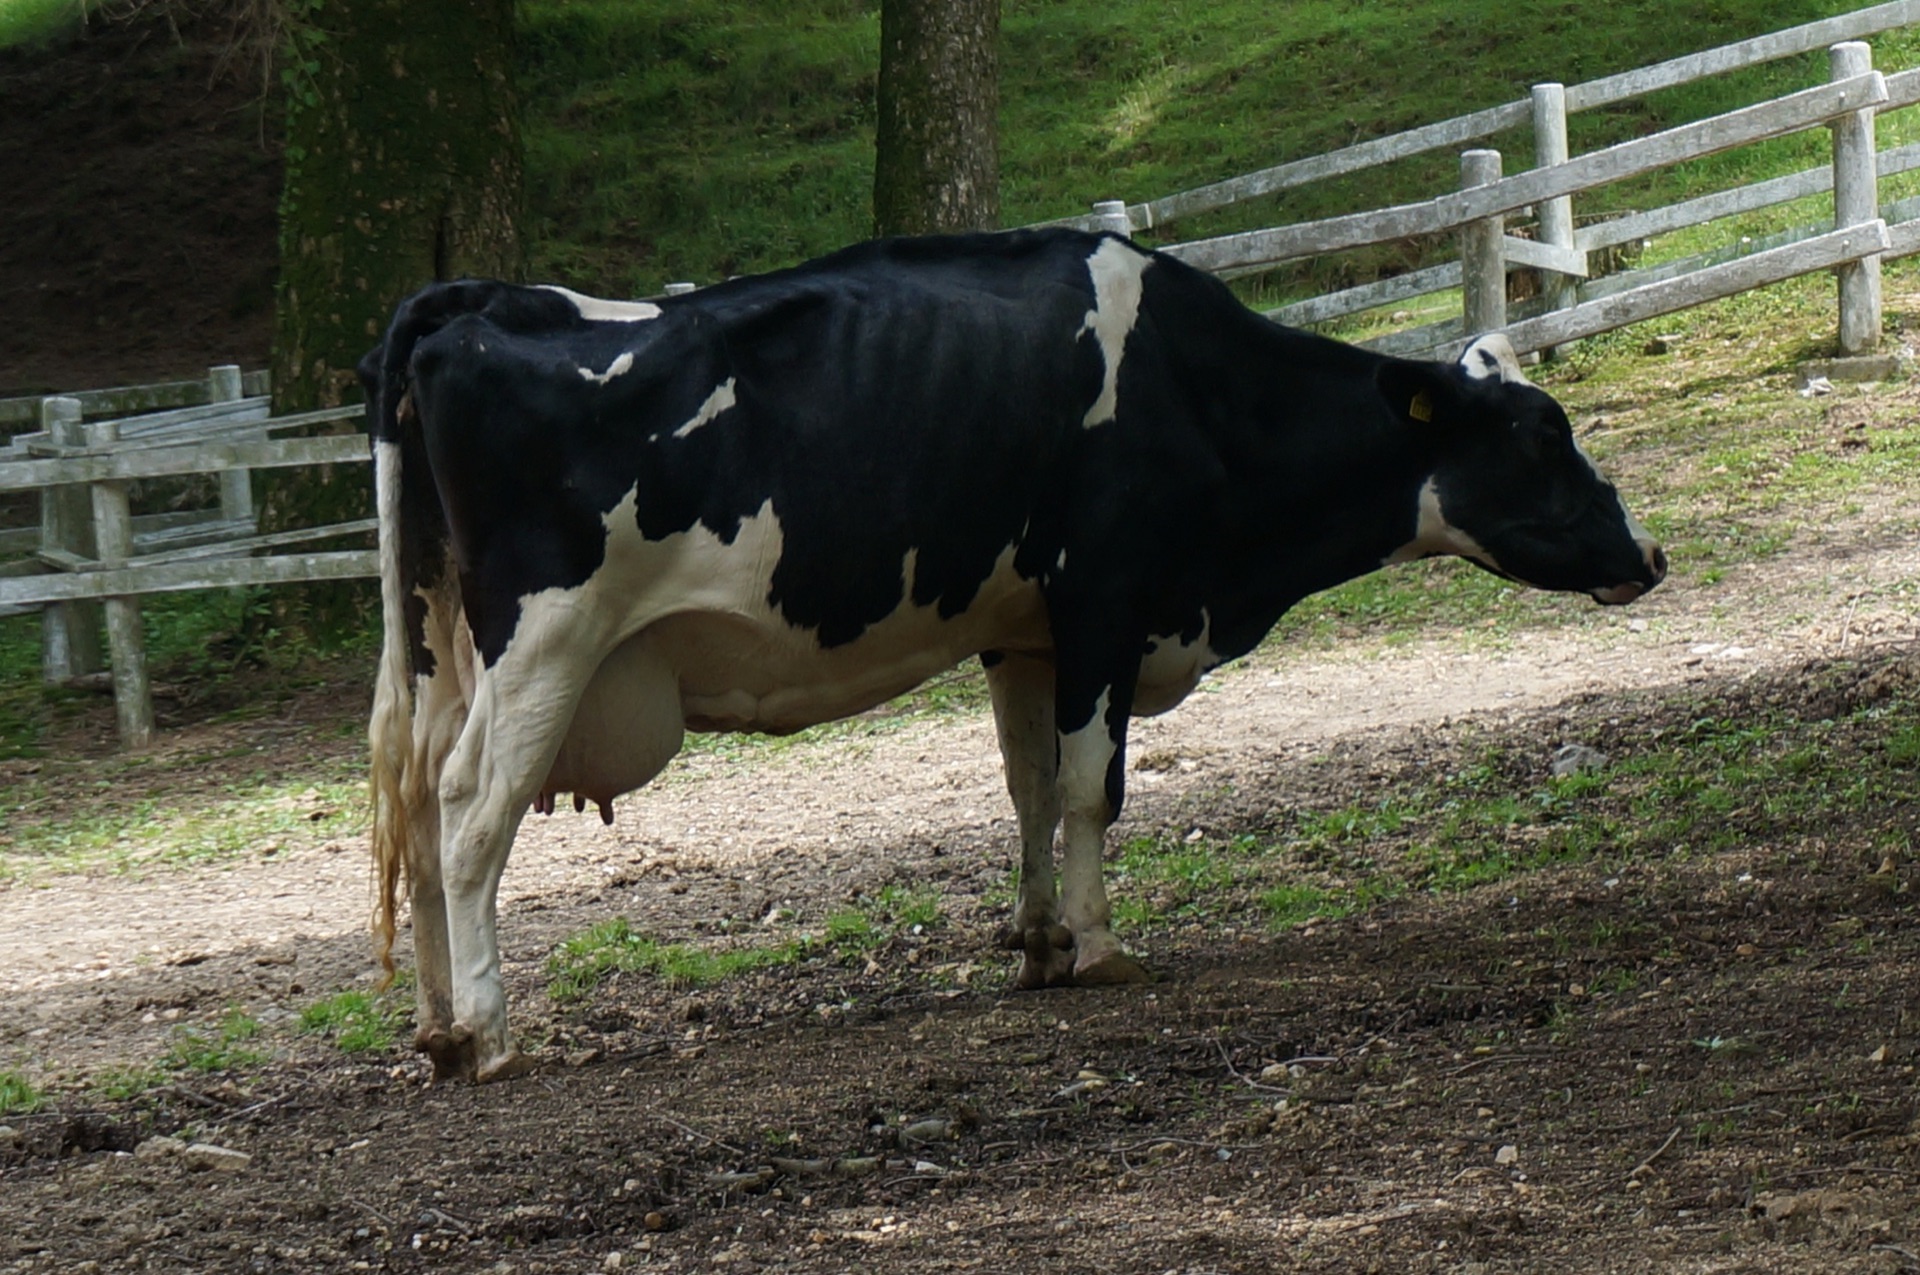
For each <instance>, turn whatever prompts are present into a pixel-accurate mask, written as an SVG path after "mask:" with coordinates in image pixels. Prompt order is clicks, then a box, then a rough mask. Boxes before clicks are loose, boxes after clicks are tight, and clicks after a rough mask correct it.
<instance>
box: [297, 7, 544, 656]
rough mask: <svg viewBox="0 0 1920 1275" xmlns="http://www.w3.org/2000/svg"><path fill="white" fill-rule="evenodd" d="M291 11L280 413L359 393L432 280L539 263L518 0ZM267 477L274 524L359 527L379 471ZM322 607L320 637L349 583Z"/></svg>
mask: <svg viewBox="0 0 1920 1275" xmlns="http://www.w3.org/2000/svg"><path fill="white" fill-rule="evenodd" d="M287 4H288V8H289V10H290V13H289V19H290V21H289V28H288V30H289V35H288V40H287V47H286V48H285V50H284V64H285V66H286V68H287V70H286V74H285V80H286V92H287V99H288V106H287V134H286V186H285V189H284V191H283V194H282V197H281V206H280V258H281V262H280V287H279V295H278V301H277V310H276V315H275V331H274V350H273V406H274V410H275V412H276V413H280V412H293V411H302V410H306V409H309V408H315V407H331V406H336V405H338V404H340V403H343V402H353V401H354V400H355V399H357V398H358V397H359V384H358V381H357V380H356V378H355V373H354V369H355V365H356V364H358V362H359V360H360V357H361V356H362V355H363V354H365V353H366V352H367V350H369V349H370V348H372V346H373V344H374V342H375V340H377V339H378V337H379V335H380V333H381V331H382V330H383V329H384V327H385V325H386V322H387V319H388V317H389V316H390V315H391V314H392V313H393V307H394V305H395V303H396V302H398V301H399V300H400V299H401V298H403V297H405V296H407V295H408V294H409V293H411V292H413V291H414V290H415V289H417V288H419V287H420V286H421V285H423V284H425V283H428V282H430V281H432V280H435V279H450V278H457V277H459V276H461V275H492V276H496V277H502V278H509V279H517V278H519V277H520V276H521V274H522V271H523V268H524V265H523V263H524V254H523V252H522V248H521V242H520V220H521V202H522V195H523V185H524V183H523V180H522V159H521V155H522V152H521V144H520V132H519V121H518V110H517V107H518V103H517V101H516V99H515V95H514V87H513V31H514V25H513V3H512V0H287ZM259 482H260V486H261V488H262V501H261V520H262V523H263V525H265V526H266V527H268V528H270V529H277V528H281V527H289V526H303V525H311V524H314V523H322V522H336V521H342V520H345V519H351V518H361V517H365V516H366V514H367V511H368V510H369V509H370V508H371V504H372V485H371V481H370V474H369V472H368V467H367V466H365V465H349V466H339V467H337V468H336V467H332V466H325V467H316V468H313V469H306V470H283V471H277V472H275V473H273V474H272V475H270V476H269V475H261V476H259ZM329 594H331V597H329ZM307 597H308V600H309V602H310V603H313V604H314V606H313V607H310V608H309V610H310V611H311V610H315V609H317V611H318V612H319V613H320V615H319V617H317V618H318V619H319V620H320V621H321V623H319V624H318V625H317V626H313V627H328V628H331V627H337V626H338V625H339V624H340V623H342V622H346V621H348V620H349V618H350V617H349V616H348V615H346V614H342V613H341V611H342V604H343V599H342V598H341V597H340V591H339V590H337V589H336V590H331V591H326V590H317V589H312V588H310V589H309V591H308V593H307ZM323 599H326V600H324V601H323ZM277 609H279V610H280V611H281V619H282V621H283V622H284V621H286V620H288V619H290V618H292V617H290V616H289V615H288V614H287V608H285V607H284V606H283V607H280V608H277Z"/></svg>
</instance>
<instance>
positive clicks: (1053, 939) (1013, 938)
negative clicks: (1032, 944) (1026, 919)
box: [993, 921, 1073, 952]
mask: <svg viewBox="0 0 1920 1275" xmlns="http://www.w3.org/2000/svg"><path fill="white" fill-rule="evenodd" d="M1042 933H1044V934H1045V936H1046V941H1047V942H1049V943H1051V944H1053V946H1055V947H1057V948H1059V949H1060V950H1061V951H1063V952H1064V951H1066V950H1067V949H1068V948H1070V947H1072V946H1073V931H1072V930H1069V929H1068V928H1067V927H1066V926H1064V925H1062V924H1060V922H1058V921H1052V922H1049V923H1048V925H1047V928H1046V929H1045V930H1044V931H1036V930H1023V929H1021V928H1020V927H1019V926H1017V925H1008V926H1006V927H1005V928H1003V929H1002V930H1001V931H1000V932H999V933H998V934H996V935H995V936H994V940H993V941H994V942H995V943H997V944H998V945H999V946H1000V947H1001V948H1002V949H1003V950H1004V951H1008V952H1024V951H1026V950H1027V945H1028V943H1029V941H1030V938H1032V937H1038V936H1039V935H1040V934H1042Z"/></svg>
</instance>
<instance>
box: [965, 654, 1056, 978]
mask: <svg viewBox="0 0 1920 1275" xmlns="http://www.w3.org/2000/svg"><path fill="white" fill-rule="evenodd" d="M980 662H981V663H982V664H984V665H985V666H986V670H987V689H988V691H989V692H991V694H992V696H993V722H994V726H995V727H996V729H997V730H998V732H999V735H1000V757H1001V760H1002V762H1003V763H1004V764H1005V767H1006V773H1007V792H1008V794H1009V795H1011V796H1012V798H1013V809H1014V814H1015V815H1016V816H1017V818H1018V820H1019V823H1020V892H1019V898H1018V900H1017V901H1016V902H1015V904H1014V910H1013V924H1012V926H1011V927H1010V928H1009V929H1008V931H1007V933H1006V935H1005V937H1004V940H1003V943H1004V946H1006V947H1009V948H1012V949H1013V950H1014V951H1017V952H1020V953H1022V956H1021V961H1020V974H1019V978H1018V982H1019V985H1020V986H1021V987H1047V986H1051V985H1056V984H1060V983H1065V982H1069V981H1071V980H1072V977H1073V952H1072V951H1071V948H1072V945H1073V937H1072V935H1071V933H1070V932H1069V931H1068V930H1067V928H1066V927H1065V926H1063V925H1061V924H1060V915H1059V907H1058V903H1057V899H1056V895H1055V891H1054V875H1053V834H1054V830H1055V829H1056V828H1057V827H1058V826H1059V824H1060V787H1059V782H1058V779H1059V775H1058V770H1059V766H1058V761H1059V755H1058V751H1057V749H1056V746H1055V741H1054V731H1053V696H1054V690H1053V667H1052V666H1051V665H1050V664H1048V663H1046V662H1045V661H1043V660H1037V659H1034V658H1033V657H1031V656H1026V655H1007V654H1002V653H999V652H990V653H988V654H987V655H984V656H982V657H981V661H980Z"/></svg>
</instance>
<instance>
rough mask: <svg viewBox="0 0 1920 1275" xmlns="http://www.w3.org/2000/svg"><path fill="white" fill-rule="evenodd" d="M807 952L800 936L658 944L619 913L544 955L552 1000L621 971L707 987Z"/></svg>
mask: <svg viewBox="0 0 1920 1275" xmlns="http://www.w3.org/2000/svg"><path fill="white" fill-rule="evenodd" d="M805 952H806V944H804V943H803V942H801V941H799V940H791V941H786V942H781V943H776V944H772V945H770V946H766V947H742V948H733V949H730V950H727V951H722V952H710V951H707V950H705V949H704V948H698V947H693V946H691V945H688V944H681V943H660V942H657V941H655V940H653V939H650V938H647V937H646V936H644V935H642V934H638V933H636V932H635V931H634V929H633V927H632V924H631V923H630V922H628V921H627V919H626V918H625V917H617V918H615V919H614V920H611V921H604V922H602V923H601V924H599V925H596V926H593V927H592V928H591V929H589V930H586V931H585V932H583V933H581V934H577V935H575V936H574V937H572V938H570V939H568V940H566V941H565V942H563V943H562V944H561V945H560V946H559V948H558V949H557V950H556V951H555V952H554V953H553V955H552V956H550V957H549V958H548V959H547V994H548V995H549V996H551V997H552V998H553V999H554V1000H556V1001H562V1002H565V1001H574V1000H579V999H580V998H582V997H584V996H586V995H587V994H588V993H589V992H591V991H592V990H593V989H594V988H596V987H598V986H599V985H600V984H602V983H604V982H605V981H607V980H608V979H609V978H612V977H613V976H614V975H616V974H624V973H636V974H651V975H654V976H656V977H658V978H660V979H662V980H664V981H665V982H667V983H669V984H671V985H673V986H678V987H706V986H708V985H709V984H712V983H717V982H720V981H721V980H723V979H727V978H731V977H733V976H735V975H738V974H743V973H746V972H747V971H749V970H755V969H764V968H766V967H768V966H772V965H787V964H791V963H793V962H794V961H797V960H799V959H801V957H802V956H804V955H805Z"/></svg>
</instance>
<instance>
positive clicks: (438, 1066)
mask: <svg viewBox="0 0 1920 1275" xmlns="http://www.w3.org/2000/svg"><path fill="white" fill-rule="evenodd" d="M472 1044H473V1042H472V1039H471V1038H470V1037H469V1038H468V1039H465V1040H462V1039H459V1038H458V1037H456V1036H455V1035H454V1033H453V1032H452V1031H450V1030H448V1029H447V1028H445V1027H422V1028H421V1029H420V1030H419V1031H418V1032H416V1033H414V1037H413V1047H414V1048H415V1049H416V1050H418V1051H419V1052H420V1053H423V1054H425V1055H426V1056H427V1057H428V1058H429V1059H431V1060H432V1062H433V1083H434V1084H436V1085H442V1084H446V1083H448V1082H450V1081H454V1080H470V1079H472V1078H473V1049H472Z"/></svg>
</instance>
